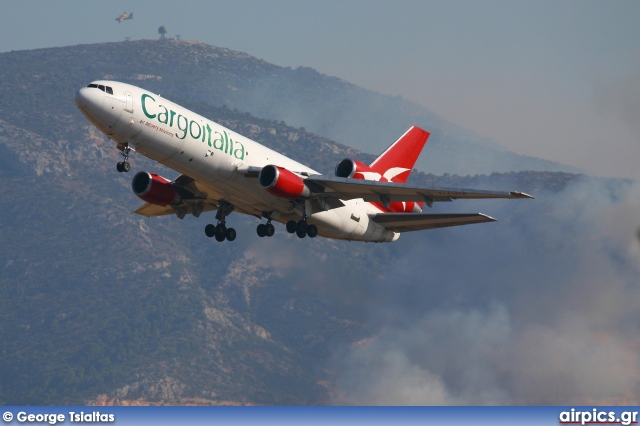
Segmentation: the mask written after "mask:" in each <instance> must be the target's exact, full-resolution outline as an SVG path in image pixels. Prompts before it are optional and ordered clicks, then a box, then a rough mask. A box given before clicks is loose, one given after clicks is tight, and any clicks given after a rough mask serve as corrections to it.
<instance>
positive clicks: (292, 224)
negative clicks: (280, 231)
mask: <svg viewBox="0 0 640 426" xmlns="http://www.w3.org/2000/svg"><path fill="white" fill-rule="evenodd" d="M297 228H298V222H296V221H295V220H290V221H289V222H287V232H288V233H290V234H293V233H295V232H296V229H297Z"/></svg>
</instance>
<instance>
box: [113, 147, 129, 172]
mask: <svg viewBox="0 0 640 426" xmlns="http://www.w3.org/2000/svg"><path fill="white" fill-rule="evenodd" d="M118 149H119V150H120V155H122V156H123V157H124V161H119V162H118V164H117V166H116V169H117V170H118V171H119V172H125V173H126V172H128V171H129V170H131V165H130V164H129V153H130V152H131V148H129V144H128V143H121V144H118Z"/></svg>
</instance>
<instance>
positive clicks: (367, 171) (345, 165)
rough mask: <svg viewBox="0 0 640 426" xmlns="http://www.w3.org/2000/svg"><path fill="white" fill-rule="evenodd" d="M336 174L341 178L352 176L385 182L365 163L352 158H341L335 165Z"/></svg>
mask: <svg viewBox="0 0 640 426" xmlns="http://www.w3.org/2000/svg"><path fill="white" fill-rule="evenodd" d="M336 176H337V177H341V178H354V179H362V180H375V181H380V182H387V179H386V178H384V177H383V176H382V175H381V174H380V173H378V172H375V171H373V170H372V169H371V167H369V166H367V165H366V164H364V163H362V162H360V161H358V160H354V159H353V158H343V159H342V160H340V162H339V163H338V164H337V165H336Z"/></svg>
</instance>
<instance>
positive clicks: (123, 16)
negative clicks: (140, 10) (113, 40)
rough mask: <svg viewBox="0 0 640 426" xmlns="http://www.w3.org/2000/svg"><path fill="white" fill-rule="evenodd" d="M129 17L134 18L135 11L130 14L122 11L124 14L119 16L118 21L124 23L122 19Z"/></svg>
mask: <svg viewBox="0 0 640 426" xmlns="http://www.w3.org/2000/svg"><path fill="white" fill-rule="evenodd" d="M127 19H133V12H131V13H130V14H129V15H127V12H122V15H120V16H118V17H117V18H116V21H118V23H122V21H126V20H127Z"/></svg>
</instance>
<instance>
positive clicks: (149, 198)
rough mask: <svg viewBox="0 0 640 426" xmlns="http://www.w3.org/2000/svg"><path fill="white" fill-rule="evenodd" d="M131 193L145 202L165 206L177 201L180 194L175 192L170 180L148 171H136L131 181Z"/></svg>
mask: <svg viewBox="0 0 640 426" xmlns="http://www.w3.org/2000/svg"><path fill="white" fill-rule="evenodd" d="M131 189H133V193H134V194H136V195H137V196H138V197H140V198H142V199H143V200H144V201H146V202H147V203H151V204H156V205H158V206H166V205H168V204H171V203H172V202H176V203H179V202H180V196H179V195H178V194H177V193H176V190H175V188H174V187H173V185H171V181H170V180H168V179H165V178H163V177H162V176H159V175H156V174H154V173H149V172H138V173H136V175H135V176H134V177H133V180H132V181H131Z"/></svg>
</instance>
